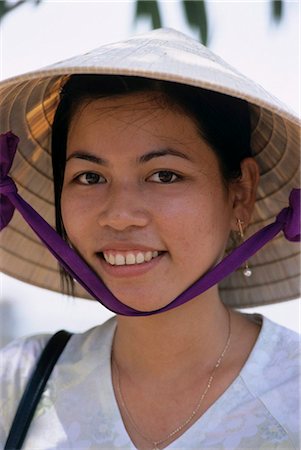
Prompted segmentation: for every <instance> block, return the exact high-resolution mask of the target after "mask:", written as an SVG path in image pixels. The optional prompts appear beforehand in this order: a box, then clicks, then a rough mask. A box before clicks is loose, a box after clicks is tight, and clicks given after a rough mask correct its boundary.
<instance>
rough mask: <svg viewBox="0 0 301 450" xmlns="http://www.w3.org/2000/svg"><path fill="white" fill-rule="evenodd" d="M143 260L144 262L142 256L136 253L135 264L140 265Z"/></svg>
mask: <svg viewBox="0 0 301 450" xmlns="http://www.w3.org/2000/svg"><path fill="white" fill-rule="evenodd" d="M144 261H145V260H144V254H143V253H138V254H137V255H136V263H137V264H141V263H143V262H144Z"/></svg>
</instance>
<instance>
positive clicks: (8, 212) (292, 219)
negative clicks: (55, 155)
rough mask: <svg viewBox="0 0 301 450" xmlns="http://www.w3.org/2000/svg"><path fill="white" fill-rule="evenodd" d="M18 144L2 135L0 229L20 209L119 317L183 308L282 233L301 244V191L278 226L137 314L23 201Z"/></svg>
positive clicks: (295, 192)
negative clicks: (17, 179)
mask: <svg viewBox="0 0 301 450" xmlns="http://www.w3.org/2000/svg"><path fill="white" fill-rule="evenodd" d="M18 143H19V138H18V137H17V136H15V135H14V134H13V133H11V132H8V133H5V134H1V135H0V213H1V223H0V225H1V228H0V229H1V230H2V229H3V228H5V227H6V226H7V225H8V224H9V222H10V220H11V219H12V217H13V214H14V210H15V208H16V209H18V211H19V213H20V214H21V215H22V216H23V218H24V219H25V221H26V222H27V223H28V224H29V226H30V227H31V228H32V229H33V231H34V232H35V233H36V234H37V235H38V236H39V238H40V239H41V241H42V242H43V243H44V244H45V246H46V247H47V248H48V249H49V251H50V252H51V253H52V254H53V256H54V257H55V258H56V259H57V260H58V261H59V263H60V264H61V265H62V266H63V267H64V268H65V269H66V270H67V271H68V272H69V273H70V275H71V276H72V277H73V278H74V279H76V280H77V281H78V282H79V283H80V284H81V286H83V287H84V289H86V291H87V292H88V293H89V294H90V295H92V297H94V298H95V299H96V300H98V301H99V302H100V303H101V304H103V305H104V306H105V307H106V308H108V309H110V310H111V311H113V312H115V313H116V314H121V315H126V316H148V315H152V314H158V313H161V312H164V311H168V310H170V309H172V308H175V307H177V306H180V305H183V304H184V303H186V302H187V301H189V300H191V299H193V298H194V297H196V296H198V295H200V294H201V293H203V292H205V291H206V290H207V289H209V288H210V287H212V286H214V285H215V284H216V283H218V282H220V281H221V280H222V279H223V278H225V277H226V276H228V275H230V274H231V273H232V272H234V270H236V269H238V268H239V267H240V266H241V265H242V264H243V263H244V262H245V261H246V260H247V259H248V258H250V257H251V256H252V255H253V254H254V253H256V252H257V251H258V250H259V249H260V248H261V247H263V245H265V244H266V243H267V242H268V241H270V240H271V239H273V237H274V236H276V235H277V234H278V233H279V232H280V231H281V230H283V232H284V235H285V237H286V239H288V240H289V241H293V242H297V241H300V189H293V190H292V191H291V193H290V196H289V206H288V207H287V208H284V209H283V210H282V211H280V213H279V214H278V216H277V217H276V220H275V222H273V223H271V224H269V225H267V226H266V227H264V228H262V229H261V230H259V231H257V232H256V233H255V234H254V235H253V236H251V237H250V238H249V239H247V240H246V241H245V242H243V243H242V244H241V245H240V246H239V247H237V248H236V249H235V250H233V251H232V253H230V254H229V255H228V256H226V257H225V258H224V259H223V260H222V261H221V262H220V263H219V264H217V265H216V266H215V267H214V268H213V269H211V270H210V271H209V272H207V273H206V274H205V275H203V276H202V277H201V278H199V279H198V280H197V281H196V282H195V283H193V284H192V285H191V286H190V287H189V288H188V289H186V290H185V291H184V292H182V293H181V294H180V295H179V296H178V297H176V298H175V299H174V300H172V301H171V302H170V303H169V304H168V305H166V306H164V307H163V308H160V309H157V310H155V311H147V312H144V311H139V310H136V309H134V308H131V307H130V306H127V305H125V304H124V303H122V302H121V301H120V300H118V299H117V298H116V297H115V296H114V295H113V294H112V292H111V291H110V290H109V289H108V288H107V287H106V286H105V284H104V283H103V281H102V280H101V279H100V278H99V276H98V275H97V274H96V273H95V272H94V271H93V270H92V269H91V267H90V266H89V265H88V264H87V263H86V262H85V261H84V260H83V259H82V258H81V257H80V256H79V255H78V254H77V253H76V252H75V251H74V250H73V249H72V248H70V247H69V245H68V244H67V243H66V242H65V241H64V240H63V239H62V238H61V236H59V235H58V234H57V232H56V231H55V230H54V229H53V228H52V227H51V226H50V225H49V224H48V223H47V222H46V221H45V220H44V219H43V218H42V217H41V216H40V215H39V214H38V213H37V212H36V211H35V210H34V209H33V208H32V207H31V206H30V205H29V204H28V203H27V202H26V201H25V200H24V199H23V198H22V197H20V195H19V194H18V192H17V188H16V185H15V183H14V181H13V180H12V179H11V178H10V177H9V176H8V173H9V171H10V168H11V166H12V163H13V159H14V156H15V153H16V150H17V146H18Z"/></svg>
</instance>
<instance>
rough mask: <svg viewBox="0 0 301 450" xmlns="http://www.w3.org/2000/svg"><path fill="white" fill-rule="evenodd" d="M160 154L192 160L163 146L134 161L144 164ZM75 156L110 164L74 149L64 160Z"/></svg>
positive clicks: (160, 155) (103, 164)
mask: <svg viewBox="0 0 301 450" xmlns="http://www.w3.org/2000/svg"><path fill="white" fill-rule="evenodd" d="M162 156H177V157H179V158H182V159H185V160H187V161H192V159H191V158H190V157H189V156H188V155H186V154H185V153H183V152H180V151H179V150H175V149H173V148H164V149H160V150H154V151H151V152H148V153H145V154H144V155H142V156H139V157H138V158H137V159H136V162H137V163H138V164H145V163H147V162H148V161H151V160H152V159H154V158H160V157H162ZM73 158H77V159H83V160H85V161H90V162H92V163H95V164H99V165H101V166H106V167H108V166H109V165H110V162H109V161H108V160H107V159H104V158H101V157H99V156H95V155H93V154H92V153H89V152H86V151H76V152H74V153H72V154H71V155H69V156H68V158H67V159H66V162H68V161H69V160H70V159H73Z"/></svg>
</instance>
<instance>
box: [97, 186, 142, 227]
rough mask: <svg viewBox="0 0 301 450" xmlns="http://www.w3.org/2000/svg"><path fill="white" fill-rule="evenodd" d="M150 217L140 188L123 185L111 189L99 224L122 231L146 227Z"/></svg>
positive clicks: (102, 209) (100, 215)
mask: <svg viewBox="0 0 301 450" xmlns="http://www.w3.org/2000/svg"><path fill="white" fill-rule="evenodd" d="M150 216H151V214H150V212H149V211H148V210H147V202H145V199H144V197H143V193H142V192H141V190H140V189H139V187H133V186H130V185H129V184H122V185H119V186H114V187H111V188H110V192H109V193H108V196H107V199H106V201H105V203H104V204H103V205H102V208H101V211H100V213H99V216H98V224H99V225H100V226H102V227H106V226H107V227H110V228H112V229H114V230H118V231H122V230H125V229H127V228H130V227H145V226H146V225H147V224H148V223H149V222H150Z"/></svg>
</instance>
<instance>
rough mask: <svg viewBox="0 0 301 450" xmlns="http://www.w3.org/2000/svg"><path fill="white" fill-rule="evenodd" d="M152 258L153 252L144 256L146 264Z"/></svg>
mask: <svg viewBox="0 0 301 450" xmlns="http://www.w3.org/2000/svg"><path fill="white" fill-rule="evenodd" d="M152 257H153V254H152V252H146V253H145V254H144V259H145V261H146V262H148V261H150V260H151V259H152Z"/></svg>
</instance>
